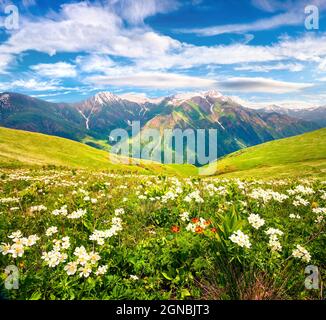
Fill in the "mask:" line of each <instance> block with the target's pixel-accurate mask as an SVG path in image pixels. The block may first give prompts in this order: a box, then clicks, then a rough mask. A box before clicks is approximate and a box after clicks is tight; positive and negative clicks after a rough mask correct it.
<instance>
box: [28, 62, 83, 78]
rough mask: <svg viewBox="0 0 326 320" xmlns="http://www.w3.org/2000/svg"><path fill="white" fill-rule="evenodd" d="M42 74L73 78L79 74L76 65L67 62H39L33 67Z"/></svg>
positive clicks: (51, 76) (49, 76)
mask: <svg viewBox="0 0 326 320" xmlns="http://www.w3.org/2000/svg"><path fill="white" fill-rule="evenodd" d="M31 69H32V70H34V71H35V72H36V73H37V74H39V75H40V76H44V77H48V78H73V77H76V76H77V71H76V67H75V66H74V65H72V64H69V63H66V62H57V63H52V64H37V65H34V66H32V67H31Z"/></svg>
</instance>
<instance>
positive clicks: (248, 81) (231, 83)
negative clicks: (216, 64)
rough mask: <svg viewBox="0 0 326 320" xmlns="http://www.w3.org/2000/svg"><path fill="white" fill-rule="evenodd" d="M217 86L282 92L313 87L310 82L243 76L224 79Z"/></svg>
mask: <svg viewBox="0 0 326 320" xmlns="http://www.w3.org/2000/svg"><path fill="white" fill-rule="evenodd" d="M218 84H219V86H220V88H221V89H223V90H225V91H239V92H250V93H253V92H264V93H275V94H283V93H289V92H298V91H301V90H303V89H307V88H311V87H313V84H311V83H297V82H285V81H277V80H273V79H267V78H260V77H258V78H245V77H243V78H242V77H234V78H230V79H227V80H225V81H220V82H219V83H218Z"/></svg>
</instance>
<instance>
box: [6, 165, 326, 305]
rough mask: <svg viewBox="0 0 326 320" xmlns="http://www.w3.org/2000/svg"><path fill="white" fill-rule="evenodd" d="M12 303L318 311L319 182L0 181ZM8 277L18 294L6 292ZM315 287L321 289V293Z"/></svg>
mask: <svg viewBox="0 0 326 320" xmlns="http://www.w3.org/2000/svg"><path fill="white" fill-rule="evenodd" d="M0 177H1V180H0V192H1V193H0V226H1V229H0V243H1V245H0V274H1V275H2V276H1V279H2V280H1V281H2V287H1V288H2V289H0V290H1V294H2V295H3V296H5V297H7V298H10V299H86V298H89V299H175V298H177V299H274V298H277V299H316V298H319V297H320V296H319V295H320V292H319V291H318V290H315V291H309V290H307V289H306V288H305V287H304V279H305V277H306V275H305V273H304V270H305V267H306V266H308V265H316V266H317V267H318V268H319V270H320V277H321V279H320V280H322V278H325V270H324V267H325V261H326V259H325V258H326V252H325V244H326V236H325V216H326V182H325V181H318V180H314V179H304V180H296V181H293V180H271V181H256V180H251V181H249V180H248V181H240V180H236V179H235V180H226V179H207V178H206V179H199V178H177V177H165V176H133V175H117V174H111V173H105V172H97V173H95V172H86V171H75V170H74V171H68V170H2V171H1V172H0ZM7 266H16V267H17V268H18V271H19V279H18V281H19V288H18V289H16V290H9V289H8V288H6V287H5V285H4V284H5V283H6V281H7V278H8V274H7V273H6V272H5V269H6V267H7ZM320 282H321V283H322V281H320ZM324 282H325V281H324Z"/></svg>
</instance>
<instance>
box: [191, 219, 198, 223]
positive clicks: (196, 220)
mask: <svg viewBox="0 0 326 320" xmlns="http://www.w3.org/2000/svg"><path fill="white" fill-rule="evenodd" d="M191 221H192V223H198V222H199V219H198V218H192V219H191Z"/></svg>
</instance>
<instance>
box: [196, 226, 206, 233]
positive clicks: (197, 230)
mask: <svg viewBox="0 0 326 320" xmlns="http://www.w3.org/2000/svg"><path fill="white" fill-rule="evenodd" d="M203 231H204V229H203V228H202V227H200V226H197V227H196V229H195V232H196V233H202V232H203Z"/></svg>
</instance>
